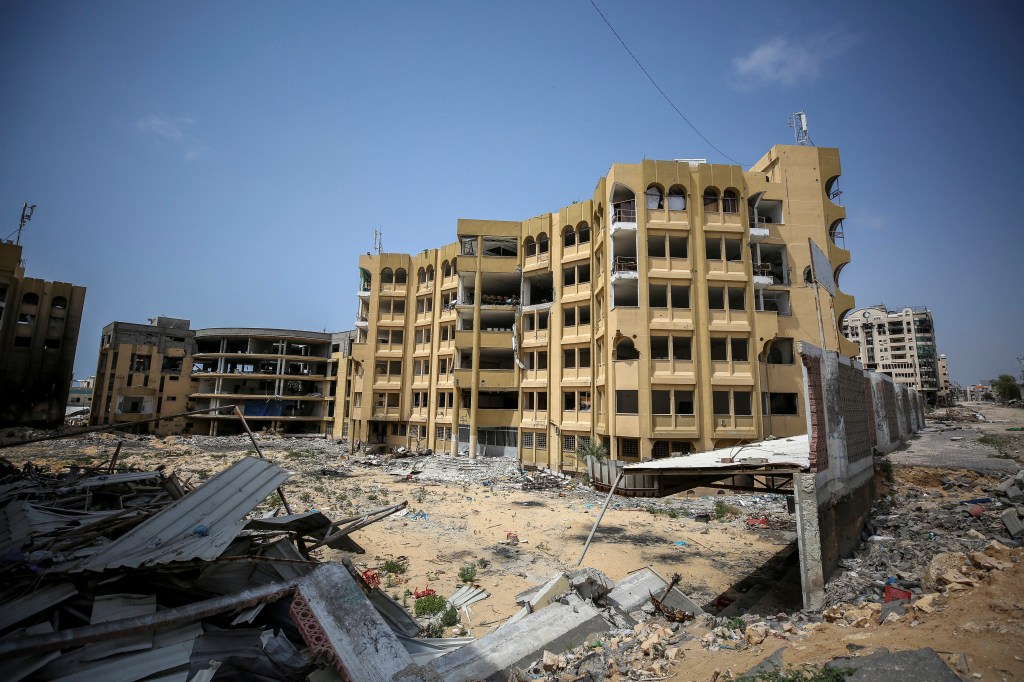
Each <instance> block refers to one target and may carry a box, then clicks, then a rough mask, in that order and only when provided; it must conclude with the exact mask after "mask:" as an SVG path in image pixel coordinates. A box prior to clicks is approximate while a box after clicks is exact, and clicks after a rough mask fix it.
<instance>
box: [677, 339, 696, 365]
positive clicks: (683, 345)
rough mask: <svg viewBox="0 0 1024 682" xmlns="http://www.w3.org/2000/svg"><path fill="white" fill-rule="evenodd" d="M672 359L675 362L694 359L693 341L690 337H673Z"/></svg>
mask: <svg viewBox="0 0 1024 682" xmlns="http://www.w3.org/2000/svg"><path fill="white" fill-rule="evenodd" d="M672 358H673V359H674V360H691V359H693V353H692V341H691V339H690V337H689V336H673V337H672Z"/></svg>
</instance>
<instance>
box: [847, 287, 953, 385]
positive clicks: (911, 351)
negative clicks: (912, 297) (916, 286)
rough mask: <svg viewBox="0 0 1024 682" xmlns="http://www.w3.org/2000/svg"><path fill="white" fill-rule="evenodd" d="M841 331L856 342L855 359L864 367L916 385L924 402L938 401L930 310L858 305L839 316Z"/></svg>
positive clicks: (936, 361) (937, 382) (933, 335)
mask: <svg viewBox="0 0 1024 682" xmlns="http://www.w3.org/2000/svg"><path fill="white" fill-rule="evenodd" d="M843 334H844V335H845V336H846V338H847V339H849V340H850V341H853V342H855V343H857V344H858V345H859V346H860V351H859V353H858V356H857V359H858V360H860V361H861V363H863V365H864V367H865V368H866V369H870V370H876V371H879V372H882V373H884V374H888V375H889V376H891V377H892V378H893V379H895V380H896V383H899V384H904V385H906V386H910V387H912V388H915V389H917V390H918V391H919V392H920V393H921V395H922V397H923V398H924V399H925V402H926V404H928V405H936V404H938V399H939V390H940V372H939V361H938V358H939V356H938V354H937V353H936V348H935V323H934V321H933V320H932V313H931V311H930V310H928V309H927V308H922V307H914V308H903V309H901V310H889V309H888V308H886V306H884V305H877V306H870V307H866V308H861V309H859V310H854V311H851V312H850V313H849V314H848V315H846V317H845V318H843ZM946 381H947V383H948V374H947V379H946Z"/></svg>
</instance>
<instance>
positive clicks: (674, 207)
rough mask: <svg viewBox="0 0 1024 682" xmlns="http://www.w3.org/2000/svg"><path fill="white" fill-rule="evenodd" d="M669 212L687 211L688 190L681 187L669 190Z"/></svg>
mask: <svg viewBox="0 0 1024 682" xmlns="http://www.w3.org/2000/svg"><path fill="white" fill-rule="evenodd" d="M668 210H670V211H685V210H686V190H685V189H683V188H682V187H680V186H679V185H673V186H672V187H671V188H670V189H669V190H668Z"/></svg>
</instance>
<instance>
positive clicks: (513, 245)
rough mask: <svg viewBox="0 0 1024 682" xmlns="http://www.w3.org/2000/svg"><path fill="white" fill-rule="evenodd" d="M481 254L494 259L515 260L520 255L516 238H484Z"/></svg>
mask: <svg viewBox="0 0 1024 682" xmlns="http://www.w3.org/2000/svg"><path fill="white" fill-rule="evenodd" d="M480 253H482V254H483V255H484V256H491V257H494V258H515V257H516V256H517V255H518V254H519V251H518V243H517V240H516V239H515V238H514V237H484V238H483V247H482V250H481V252H480Z"/></svg>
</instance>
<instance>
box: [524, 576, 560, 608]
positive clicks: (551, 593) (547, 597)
mask: <svg viewBox="0 0 1024 682" xmlns="http://www.w3.org/2000/svg"><path fill="white" fill-rule="evenodd" d="M568 591H569V578H567V577H566V575H565V573H556V574H554V575H553V576H551V579H550V580H548V581H547V582H546V583H544V584H543V585H541V586H540V589H539V590H537V591H536V592H535V593H534V594H533V596H532V597H530V600H529V601H528V602H526V606H527V608H529V609H530V612H531V613H532V612H534V611H537V610H538V609H542V608H544V607H545V606H547V605H548V604H550V603H551V602H552V601H554V599H555V597H557V596H559V595H561V594H565V593H566V592H568Z"/></svg>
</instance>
